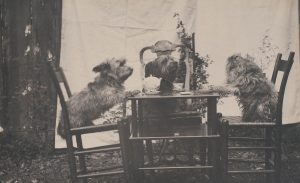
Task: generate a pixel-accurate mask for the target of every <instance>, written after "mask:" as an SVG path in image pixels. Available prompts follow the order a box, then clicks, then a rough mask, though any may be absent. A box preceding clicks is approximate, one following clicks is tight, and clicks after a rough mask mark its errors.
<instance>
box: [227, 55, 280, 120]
mask: <svg viewBox="0 0 300 183" xmlns="http://www.w3.org/2000/svg"><path fill="white" fill-rule="evenodd" d="M226 74H227V84H229V85H231V86H232V87H236V88H237V91H238V92H237V93H238V94H237V99H238V102H239V105H240V106H241V108H242V114H243V116H242V117H243V121H247V122H264V121H266V122H268V121H274V120H275V117H276V105H277V92H276V91H275V87H274V84H273V83H271V82H270V81H269V80H268V79H267V78H266V77H265V75H264V74H263V72H262V70H261V69H260V68H259V66H258V65H256V64H255V62H254V61H253V59H251V58H250V57H246V58H244V57H242V56H241V55H233V56H231V57H229V58H228V60H227V65H226Z"/></svg>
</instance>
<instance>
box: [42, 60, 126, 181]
mask: <svg viewBox="0 0 300 183" xmlns="http://www.w3.org/2000/svg"><path fill="white" fill-rule="evenodd" d="M47 68H48V72H49V76H50V78H51V80H52V82H53V84H54V87H55V89H56V91H57V94H58V97H59V100H60V105H61V108H62V115H63V119H64V122H65V124H64V128H65V129H64V130H65V133H66V144H67V155H68V162H69V166H70V176H71V181H72V183H77V182H79V180H82V181H83V182H87V179H88V178H95V177H101V176H110V175H118V174H124V173H125V179H127V178H126V177H127V173H126V168H125V167H127V166H126V165H125V164H126V162H127V161H125V159H126V155H125V152H124V151H123V150H122V148H120V144H112V145H106V146H100V147H93V148H83V143H82V138H81V136H82V135H83V134H89V133H100V132H107V131H115V130H118V129H119V128H120V127H121V126H120V125H119V126H118V124H105V125H95V126H86V127H80V128H70V121H69V113H68V108H67V105H66V100H65V96H64V93H63V88H65V92H66V93H67V97H68V98H70V97H71V95H72V94H71V90H70V87H69V85H68V83H67V80H66V77H65V75H64V72H63V70H62V68H61V67H58V66H56V65H55V62H53V61H51V62H47ZM61 84H63V87H62V86H61ZM123 131H124V130H123ZM124 135H125V134H119V138H120V141H123V137H124ZM73 136H75V137H76V143H77V148H75V147H74V145H73V141H72V137H73ZM120 150H121V151H122V159H123V164H124V166H116V167H110V168H105V169H104V168H102V169H99V170H87V167H86V161H85V157H86V156H87V155H89V154H93V153H107V152H114V151H120ZM76 157H78V159H79V168H77V165H76ZM123 167H124V168H123Z"/></svg>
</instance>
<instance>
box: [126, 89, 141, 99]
mask: <svg viewBox="0 0 300 183" xmlns="http://www.w3.org/2000/svg"><path fill="white" fill-rule="evenodd" d="M140 93H141V91H140V90H132V91H126V93H125V96H126V98H128V97H134V96H136V95H138V94H140Z"/></svg>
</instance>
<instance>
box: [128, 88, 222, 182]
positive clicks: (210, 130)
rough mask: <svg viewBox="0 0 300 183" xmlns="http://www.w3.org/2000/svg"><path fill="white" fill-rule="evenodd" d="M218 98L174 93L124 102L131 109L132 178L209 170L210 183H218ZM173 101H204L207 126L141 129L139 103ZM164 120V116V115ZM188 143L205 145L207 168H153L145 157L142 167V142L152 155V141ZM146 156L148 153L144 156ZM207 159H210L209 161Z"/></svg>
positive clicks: (203, 166) (198, 124)
mask: <svg viewBox="0 0 300 183" xmlns="http://www.w3.org/2000/svg"><path fill="white" fill-rule="evenodd" d="M218 97H219V95H218V94H201V93H200V94H199V91H198V92H197V94H196V93H194V92H191V94H187V95H183V94H180V93H174V94H169V95H146V94H140V95H138V96H134V97H129V98H128V100H130V101H131V109H132V122H131V136H130V138H129V139H130V141H131V142H132V147H133V149H132V152H133V169H134V170H135V176H134V177H136V178H137V180H135V182H138V181H139V180H138V179H140V177H141V174H140V171H142V170H143V171H144V170H150V171H153V170H170V169H210V170H212V171H211V172H212V175H211V178H212V180H213V182H218V180H219V179H218V177H220V176H218V175H217V172H218V170H219V168H220V163H219V161H220V154H219V150H218V147H220V145H218V144H217V143H220V135H219V131H218V129H219V125H220V123H219V121H218V118H217V99H218ZM176 99H199V100H200V99H206V100H207V123H203V124H202V123H201V122H199V123H197V124H195V123H193V124H186V125H185V124H184V123H181V124H180V125H175V124H174V125H172V124H171V125H170V127H169V128H167V129H159V128H158V129H156V130H151V128H149V127H148V126H147V125H144V119H145V118H144V115H143V102H144V101H154V100H156V101H157V100H159V101H162V102H163V101H164V100H166V102H167V101H170V100H176ZM166 116H167V115H166ZM161 139H163V140H165V139H173V140H192V139H194V140H195V139H197V140H199V141H201V140H202V141H205V142H208V143H209V144H208V147H209V151H210V152H209V153H208V157H209V159H210V160H211V162H209V163H210V164H208V165H201V166H199V165H197V166H176V167H175V166H172V167H166V166H154V165H153V159H152V160H151V157H149V161H150V166H149V165H147V166H145V165H144V147H143V144H144V143H143V142H144V141H145V142H146V147H151V148H147V151H152V143H151V141H152V140H161ZM148 153H149V152H148ZM151 153H152V152H151ZM210 157H211V158H210Z"/></svg>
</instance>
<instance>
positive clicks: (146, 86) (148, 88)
mask: <svg viewBox="0 0 300 183" xmlns="http://www.w3.org/2000/svg"><path fill="white" fill-rule="evenodd" d="M161 79H162V78H157V77H153V76H152V75H151V76H150V77H147V78H145V79H144V81H143V90H144V92H145V93H159V87H160V82H161Z"/></svg>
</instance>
